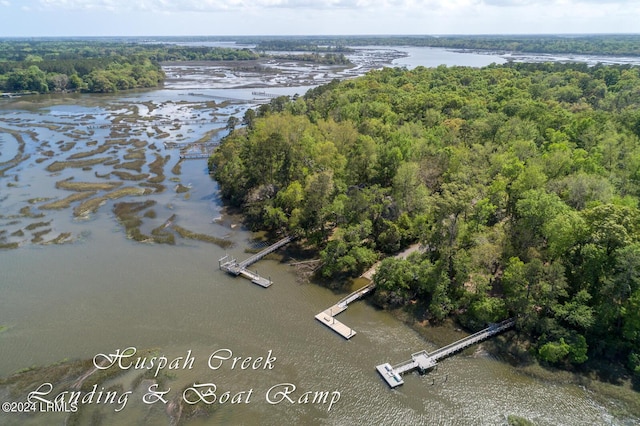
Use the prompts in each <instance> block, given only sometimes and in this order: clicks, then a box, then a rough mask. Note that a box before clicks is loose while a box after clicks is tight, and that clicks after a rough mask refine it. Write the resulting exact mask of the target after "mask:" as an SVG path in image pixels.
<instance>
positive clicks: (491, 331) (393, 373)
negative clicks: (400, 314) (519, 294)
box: [376, 318, 516, 388]
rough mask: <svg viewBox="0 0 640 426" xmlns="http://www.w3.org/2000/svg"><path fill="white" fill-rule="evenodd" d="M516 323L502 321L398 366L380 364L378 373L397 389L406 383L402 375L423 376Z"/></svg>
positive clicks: (419, 353) (513, 319) (512, 319)
mask: <svg viewBox="0 0 640 426" xmlns="http://www.w3.org/2000/svg"><path fill="white" fill-rule="evenodd" d="M515 323H516V320H515V318H509V319H507V320H505V321H502V322H501V323H498V324H492V325H490V326H489V327H487V328H485V329H484V330H482V331H479V332H477V333H475V334H472V335H470V336H467V337H465V338H463V339H460V340H458V341H457V342H454V343H451V344H449V345H447V346H445V347H443V348H440V349H438V350H436V351H434V352H431V353H428V352H427V351H421V352H416V353H414V354H412V355H411V359H410V360H408V361H405V362H403V363H400V364H397V365H395V366H391V364H389V363H384V364H380V365H378V366H376V370H377V371H378V373H379V374H380V376H382V378H383V379H384V381H385V382H387V384H388V385H389V387H391V388H395V387H397V386H400V385H402V384H404V381H403V380H402V377H401V376H402V374H404V373H408V372H409V371H413V370H416V369H417V370H418V371H420V373H421V374H423V373H425V372H426V371H428V370H430V369H432V368H433V367H435V366H436V364H437V363H438V361H439V360H441V359H443V358H446V357H448V356H451V355H453V354H454V353H456V352H458V351H461V350H463V349H465V348H468V347H469V346H471V345H474V344H476V343H480V342H482V341H484V340H487V339H488V338H490V337H493V336H495V335H497V334H500V333H502V332H504V331H506V330H508V329H510V328H511V327H513V326H514V325H515Z"/></svg>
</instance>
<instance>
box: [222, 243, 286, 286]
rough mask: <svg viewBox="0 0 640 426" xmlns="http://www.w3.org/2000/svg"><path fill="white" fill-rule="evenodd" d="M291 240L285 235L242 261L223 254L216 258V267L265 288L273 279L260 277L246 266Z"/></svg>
mask: <svg viewBox="0 0 640 426" xmlns="http://www.w3.org/2000/svg"><path fill="white" fill-rule="evenodd" d="M291 241H293V237H285V238H283V239H281V240H279V241H277V242H275V243H273V244H271V245H270V246H269V247H267V248H265V249H263V250H261V251H260V252H259V253H256V254H254V255H253V256H251V257H249V258H248V259H246V260H243V261H242V262H238V261H237V260H236V259H235V258H229V256H224V257H222V258H220V259H218V267H219V268H220V269H221V270H223V271H225V272H226V273H228V274H229V275H234V276H236V277H237V276H238V275H241V276H243V277H245V278H246V279H248V280H250V281H251V282H252V283H254V284H257V285H259V286H260V287H264V288H267V287H269V286H270V285H271V284H273V281H271V278H268V279H267V278H264V277H261V276H260V275H258V273H257V272H253V271H250V270H248V269H247V268H248V267H249V266H250V265H252V264H254V263H256V262H257V261H259V260H260V259H262V258H263V257H265V256H266V255H268V254H269V253H273V252H274V251H276V250H278V249H279V248H280V247H282V246H285V245H287V244H289V243H290V242H291Z"/></svg>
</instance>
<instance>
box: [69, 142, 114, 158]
mask: <svg viewBox="0 0 640 426" xmlns="http://www.w3.org/2000/svg"><path fill="white" fill-rule="evenodd" d="M109 148H110V147H109V146H108V145H100V146H99V147H97V148H96V149H94V150H91V151H86V152H78V153H75V154H72V155H70V156H68V157H67V160H77V159H79V158H87V157H93V156H94V155H96V154H102V153H104V152H106V151H108V150H109Z"/></svg>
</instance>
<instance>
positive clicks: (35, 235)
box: [31, 228, 51, 244]
mask: <svg viewBox="0 0 640 426" xmlns="http://www.w3.org/2000/svg"><path fill="white" fill-rule="evenodd" d="M49 232H51V228H47V229H43V230H42V231H38V232H34V233H33V234H31V236H32V238H31V242H32V243H34V244H36V243H39V242H42V241H43V240H44V238H42V236H43V235H47V234H48V233H49Z"/></svg>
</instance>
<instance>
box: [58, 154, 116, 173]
mask: <svg viewBox="0 0 640 426" xmlns="http://www.w3.org/2000/svg"><path fill="white" fill-rule="evenodd" d="M110 160H113V157H99V158H90V159H85V160H69V161H54V162H53V163H51V164H49V165H48V166H47V168H46V170H47V171H49V172H60V171H62V170H64V169H66V168H83V167H87V166H95V165H96V164H102V163H106V162H107V161H110Z"/></svg>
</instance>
